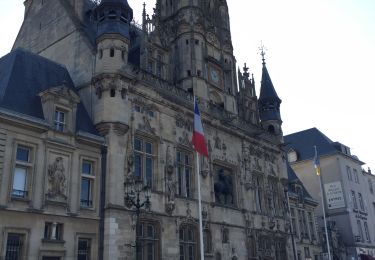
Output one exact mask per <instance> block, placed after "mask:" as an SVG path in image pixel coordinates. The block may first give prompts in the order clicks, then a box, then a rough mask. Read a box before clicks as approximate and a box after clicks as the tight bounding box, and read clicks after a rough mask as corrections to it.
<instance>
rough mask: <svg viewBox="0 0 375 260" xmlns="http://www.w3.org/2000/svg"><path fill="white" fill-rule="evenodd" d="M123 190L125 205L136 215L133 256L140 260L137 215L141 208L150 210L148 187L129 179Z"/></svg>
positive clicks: (140, 181) (139, 181) (136, 180)
mask: <svg viewBox="0 0 375 260" xmlns="http://www.w3.org/2000/svg"><path fill="white" fill-rule="evenodd" d="M124 188H125V205H126V207H128V208H133V209H134V211H135V214H136V225H135V254H136V260H141V259H140V256H141V255H140V250H141V245H140V241H139V236H138V232H139V223H140V219H139V215H140V213H141V208H143V207H144V208H145V209H150V206H151V202H150V187H149V186H148V185H147V184H146V185H145V184H144V183H143V181H142V180H141V179H140V178H134V177H133V178H130V179H127V180H126V181H125V183H124ZM142 193H144V200H143V201H141V195H142Z"/></svg>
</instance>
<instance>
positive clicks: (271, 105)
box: [258, 63, 281, 121]
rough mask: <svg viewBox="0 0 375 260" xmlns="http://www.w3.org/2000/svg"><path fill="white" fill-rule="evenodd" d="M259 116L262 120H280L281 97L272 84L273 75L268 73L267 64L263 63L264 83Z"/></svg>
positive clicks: (261, 90)
mask: <svg viewBox="0 0 375 260" xmlns="http://www.w3.org/2000/svg"><path fill="white" fill-rule="evenodd" d="M258 102H259V110H260V111H259V116H260V120H261V121H267V120H279V121H281V115H280V104H281V99H280V98H279V96H278V95H277V93H276V90H275V88H274V86H273V84H272V80H271V77H270V75H269V73H268V70H267V67H266V64H265V63H263V69H262V83H261V87H260V94H259V100H258Z"/></svg>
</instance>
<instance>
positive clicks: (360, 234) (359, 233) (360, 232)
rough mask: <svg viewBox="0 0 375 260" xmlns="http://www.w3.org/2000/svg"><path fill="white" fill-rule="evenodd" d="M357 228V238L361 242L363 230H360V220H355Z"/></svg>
mask: <svg viewBox="0 0 375 260" xmlns="http://www.w3.org/2000/svg"><path fill="white" fill-rule="evenodd" d="M357 227H358V236H359V237H360V239H361V241H363V230H362V224H361V221H360V220H357Z"/></svg>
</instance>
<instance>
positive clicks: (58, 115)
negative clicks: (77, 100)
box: [55, 109, 65, 132]
mask: <svg viewBox="0 0 375 260" xmlns="http://www.w3.org/2000/svg"><path fill="white" fill-rule="evenodd" d="M64 129H65V112H63V111H62V110H60V109H56V110H55V130H57V131H60V132H64Z"/></svg>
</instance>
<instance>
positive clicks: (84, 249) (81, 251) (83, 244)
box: [77, 238, 91, 260]
mask: <svg viewBox="0 0 375 260" xmlns="http://www.w3.org/2000/svg"><path fill="white" fill-rule="evenodd" d="M90 259H91V239H88V238H79V239H78V252H77V260H90Z"/></svg>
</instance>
